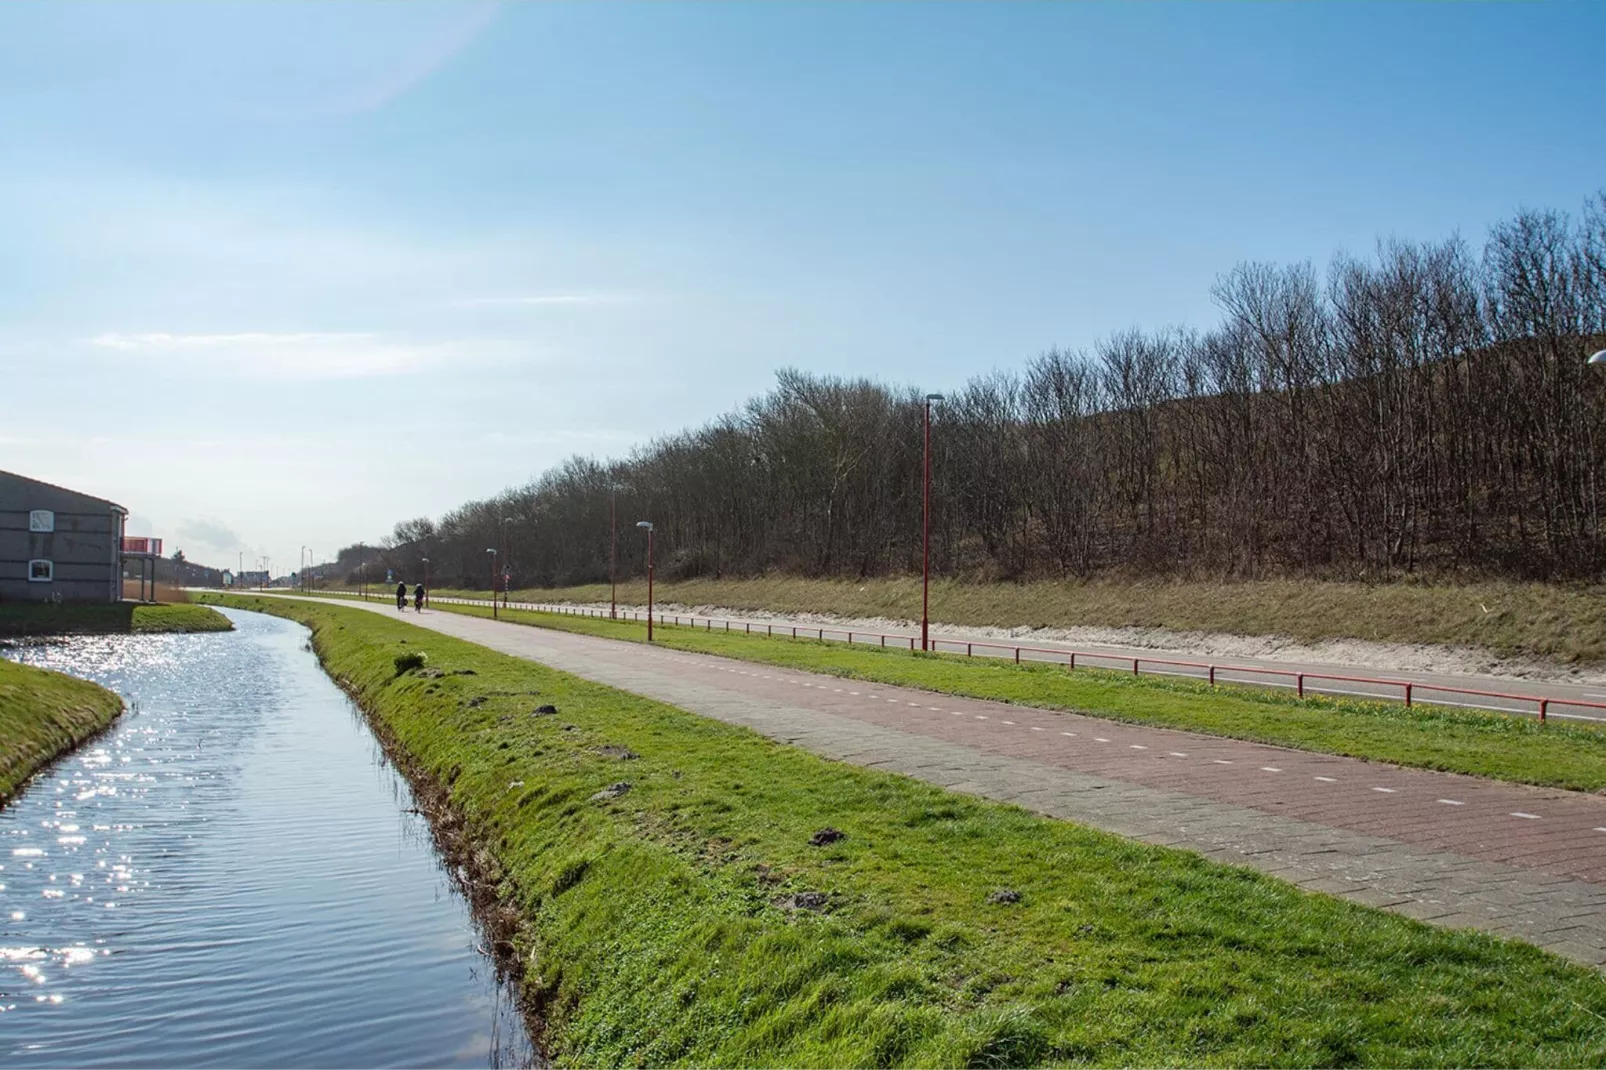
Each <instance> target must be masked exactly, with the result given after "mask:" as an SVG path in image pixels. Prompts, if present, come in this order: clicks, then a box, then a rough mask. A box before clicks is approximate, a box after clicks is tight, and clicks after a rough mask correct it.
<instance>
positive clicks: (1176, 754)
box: [1171, 750, 1187, 758]
mask: <svg viewBox="0 0 1606 1070" xmlns="http://www.w3.org/2000/svg"><path fill="white" fill-rule="evenodd" d="M1171 757H1173V758H1186V757H1187V755H1186V754H1183V753H1182V752H1181V751H1179V750H1174V751H1172V752H1171Z"/></svg>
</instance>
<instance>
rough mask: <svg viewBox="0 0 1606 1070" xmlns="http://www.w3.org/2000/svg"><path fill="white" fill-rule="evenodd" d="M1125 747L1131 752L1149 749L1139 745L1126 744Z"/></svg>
mask: <svg viewBox="0 0 1606 1070" xmlns="http://www.w3.org/2000/svg"><path fill="white" fill-rule="evenodd" d="M1127 746H1128V747H1130V748H1131V749H1132V750H1148V749H1149V748H1148V747H1145V746H1144V745H1143V744H1141V743H1128V744H1127Z"/></svg>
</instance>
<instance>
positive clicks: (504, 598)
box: [491, 516, 513, 609]
mask: <svg viewBox="0 0 1606 1070" xmlns="http://www.w3.org/2000/svg"><path fill="white" fill-rule="evenodd" d="M511 523H513V518H512V517H510V516H504V517H503V518H502V608H503V609H506V608H507V588H508V581H509V580H511V579H512V578H513V577H512V576H511V575H509V574H508V568H509V566H508V552H507V550H508V543H509V540H508V537H507V526H508V525H509V524H511ZM491 601H493V602H494V601H496V588H495V587H494V586H493V587H492V588H491Z"/></svg>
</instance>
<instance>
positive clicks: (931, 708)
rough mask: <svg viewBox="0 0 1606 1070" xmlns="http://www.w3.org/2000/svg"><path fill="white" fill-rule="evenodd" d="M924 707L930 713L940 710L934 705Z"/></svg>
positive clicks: (939, 711)
mask: <svg viewBox="0 0 1606 1070" xmlns="http://www.w3.org/2000/svg"><path fill="white" fill-rule="evenodd" d="M926 709H928V710H930V711H931V712H932V713H941V712H942V711H941V710H939V709H938V708H937V707H935V706H927V707H926Z"/></svg>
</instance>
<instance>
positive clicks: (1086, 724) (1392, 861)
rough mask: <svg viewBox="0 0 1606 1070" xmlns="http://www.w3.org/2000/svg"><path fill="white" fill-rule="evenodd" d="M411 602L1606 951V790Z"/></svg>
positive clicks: (803, 742)
mask: <svg viewBox="0 0 1606 1070" xmlns="http://www.w3.org/2000/svg"><path fill="white" fill-rule="evenodd" d="M329 602H330V604H334V605H343V606H348V607H352V606H353V605H354V604H353V603H352V602H351V601H349V600H345V599H341V600H329ZM355 605H356V606H359V607H362V608H367V609H370V610H372V611H374V612H380V613H388V614H395V612H396V611H395V609H394V608H393V607H387V606H382V605H378V604H363V603H356V604H355ZM402 619H403V620H404V621H406V622H407V623H409V624H415V625H420V626H422V627H426V628H431V629H434V630H436V631H439V632H443V633H445V634H448V635H453V636H457V637H459V638H462V639H466V640H469V641H471V642H475V643H479V644H482V645H484V646H487V647H490V648H492V649H494V650H498V651H501V652H503V653H507V654H512V655H515V656H517V657H523V658H529V659H531V660H534V661H539V662H541V663H542V664H546V665H550V666H551V667H553V668H556V669H561V670H563V671H565V672H571V673H574V674H575V675H577V676H582V677H585V678H587V679H590V680H595V681H597V682H598V683H603V684H608V685H611V686H614V687H619V688H622V689H624V690H627V691H632V692H635V693H636V694H641V695H646V696H648V697H651V698H655V699H659V700H661V701H664V702H668V703H671V704H673V705H675V706H679V707H681V708H683V709H687V710H691V711H693V712H695V713H699V714H702V715H704V716H709V717H715V718H718V719H720V720H724V721H728V722H732V723H736V724H742V725H746V726H748V727H750V728H753V729H754V730H756V731H758V732H761V733H763V734H765V735H767V736H770V737H772V738H775V739H780V740H784V741H786V742H790V743H794V744H797V745H799V746H803V747H806V748H808V749H809V750H812V751H814V752H816V753H819V754H822V755H825V756H827V757H831V758H836V759H840V760H843V761H849V762H853V763H855V764H858V765H864V766H871V767H874V768H878V769H885V770H888V771H892V772H898V773H903V774H906V775H909V776H914V777H918V778H920V779H923V780H927V781H930V782H933V783H937V784H941V785H943V786H945V787H948V788H950V789H952V790H955V791H962V792H967V793H970V794H975V795H981V796H986V797H988V798H994V799H1001V800H1006V801H1009V802H1014V803H1017V804H1019V805H1021V806H1024V807H1027V808H1029V809H1032V810H1035V811H1038V812H1041V813H1044V814H1049V815H1052V816H1055V817H1061V818H1065V819H1068V820H1072V821H1077V822H1080V823H1082V824H1086V825H1090V826H1093V827H1096V828H1102V829H1106V830H1108V831H1111V832H1115V833H1119V834H1121V835H1125V836H1130V837H1133V838H1135V839H1140V840H1144V841H1147V842H1150V843H1158V844H1164V845H1167V846H1174V847H1179V848H1185V849H1187V850H1192V851H1197V852H1198V853H1200V854H1203V855H1206V856H1207V857H1210V858H1212V859H1216V860H1218V861H1222V862H1228V863H1232V864H1236V865H1246V866H1251V867H1253V868H1255V869H1258V870H1261V871H1263V872H1266V873H1269V874H1272V875H1274V876H1277V877H1281V878H1283V879H1285V880H1288V881H1291V882H1293V883H1295V884H1297V885H1299V886H1301V887H1304V888H1308V889H1312V890H1316V891H1322V892H1328V893H1331V894H1333V895H1339V896H1342V897H1344V898H1347V899H1353V900H1355V901H1356V902H1360V903H1365V904H1367V905H1369V906H1376V907H1382V908H1384V909H1387V910H1391V911H1394V912H1395V913H1399V914H1404V915H1406V916H1408V917H1413V918H1417V919H1420V920H1422V921H1428V922H1432V923H1434V924H1438V925H1445V926H1451V927H1463V926H1469V927H1474V928H1479V929H1484V930H1488V931H1490V932H1495V933H1499V934H1502V935H1507V936H1513V937H1517V938H1520V939H1523V940H1527V941H1529V942H1531V943H1535V944H1538V945H1539V946H1541V947H1544V948H1547V949H1549V950H1551V951H1554V952H1556V953H1558V954H1561V955H1565V956H1567V957H1569V958H1572V959H1574V960H1577V961H1579V962H1584V963H1587V964H1589V965H1593V966H1600V965H1603V964H1606V799H1601V798H1597V797H1595V796H1591V795H1584V794H1581V793H1577V792H1567V791H1559V790H1550V789H1539V788H1529V787H1523V786H1520V785H1513V784H1503V783H1499V782H1497V781H1488V780H1481V779H1478V778H1476V777H1466V776H1457V775H1453V774H1445V773H1431V772H1426V771H1422V770H1413V769H1399V768H1395V767H1393V766H1387V765H1379V764H1375V763H1371V762H1365V761H1360V760H1357V759H1351V758H1337V757H1331V756H1327V755H1320V754H1310V753H1306V752H1303V751H1294V750H1285V749H1282V748H1278V747H1270V746H1265V745H1262V744H1256V743H1245V742H1241V741H1238V740H1230V739H1222V738H1219V737H1214V736H1203V735H1197V734H1194V733H1190V732H1181V731H1174V730H1170V729H1162V728H1145V727H1140V726H1135V725H1128V724H1122V723H1120V722H1115V721H1106V720H1100V719H1098V718H1092V717H1082V716H1078V715H1074V714H1064V713H1057V712H1053V711H1048V710H1035V709H1031V708H1029V707H1023V706H1011V705H1007V704H1003V703H996V702H984V701H979V700H974V699H962V698H955V697H952V696H948V695H939V694H933V693H930V692H924V691H917V690H912V689H909V688H897V687H885V686H881V685H878V684H866V683H861V682H859V681H849V680H842V679H840V678H837V677H833V676H824V675H816V674H811V673H804V672H796V671H792V670H788V669H780V668H772V667H769V666H764V665H757V664H754V663H750V662H742V661H734V660H729V659H725V658H717V657H711V656H708V655H700V654H686V653H681V652H678V651H670V650H665V649H663V648H646V647H643V646H642V645H640V644H636V643H624V642H618V641H615V640H608V639H598V638H595V637H592V636H583V635H573V634H570V633H566V632H558V631H549V630H546V629H541V628H532V627H529V626H527V625H521V624H508V623H502V622H497V621H492V620H484V619H481V618H477V617H468V616H463V615H460V614H456V613H447V612H433V613H425V614H423V615H422V616H420V615H418V614H414V613H411V612H409V613H408V614H406V616H405V617H403V618H402Z"/></svg>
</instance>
